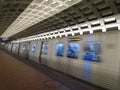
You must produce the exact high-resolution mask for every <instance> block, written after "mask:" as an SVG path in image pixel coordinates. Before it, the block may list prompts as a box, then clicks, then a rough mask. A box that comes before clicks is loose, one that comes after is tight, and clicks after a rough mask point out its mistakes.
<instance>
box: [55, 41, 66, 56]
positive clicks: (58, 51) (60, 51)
mask: <svg viewBox="0 0 120 90" xmlns="http://www.w3.org/2000/svg"><path fill="white" fill-rule="evenodd" d="M63 55H64V44H62V43H58V44H56V56H63Z"/></svg>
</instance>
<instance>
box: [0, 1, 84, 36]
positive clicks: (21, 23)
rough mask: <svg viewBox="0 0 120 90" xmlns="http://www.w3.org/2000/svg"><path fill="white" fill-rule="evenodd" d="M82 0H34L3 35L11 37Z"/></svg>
mask: <svg viewBox="0 0 120 90" xmlns="http://www.w3.org/2000/svg"><path fill="white" fill-rule="evenodd" d="M68 1H71V3H68ZM80 1H82V0H33V1H32V2H31V4H30V5H29V6H28V7H27V8H26V9H25V10H24V11H23V13H21V14H20V15H19V16H18V18H17V19H16V20H15V21H14V22H13V23H12V24H11V25H10V26H9V27H8V28H7V30H5V32H4V33H3V34H2V35H1V37H11V36H13V35H15V34H17V33H19V32H21V31H23V30H25V29H27V28H29V27H31V26H33V25H35V24H37V23H39V22H40V21H43V20H44V19H47V18H49V17H51V16H53V15H55V14H56V13H59V12H61V11H63V10H64V9H67V8H69V7H70V6H72V5H74V4H77V3H79V2H80Z"/></svg>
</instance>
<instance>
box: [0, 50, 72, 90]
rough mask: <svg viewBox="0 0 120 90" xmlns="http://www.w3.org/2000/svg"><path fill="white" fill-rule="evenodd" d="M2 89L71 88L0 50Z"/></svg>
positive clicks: (59, 89)
mask: <svg viewBox="0 0 120 90" xmlns="http://www.w3.org/2000/svg"><path fill="white" fill-rule="evenodd" d="M0 90H70V89H69V88H68V87H66V86H64V85H63V84H61V83H60V82H58V81H55V80H53V79H52V78H50V77H48V76H46V75H45V74H42V73H40V72H39V71H37V70H35V69H34V68H32V67H30V66H29V65H27V64H25V63H23V62H21V61H19V60H17V59H15V58H14V57H12V56H10V55H8V54H6V53H5V52H3V51H1V50H0Z"/></svg>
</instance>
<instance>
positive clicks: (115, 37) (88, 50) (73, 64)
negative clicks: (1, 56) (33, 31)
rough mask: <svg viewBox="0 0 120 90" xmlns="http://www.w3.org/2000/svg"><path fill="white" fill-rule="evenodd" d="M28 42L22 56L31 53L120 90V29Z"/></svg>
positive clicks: (48, 63) (36, 58) (35, 58)
mask: <svg viewBox="0 0 120 90" xmlns="http://www.w3.org/2000/svg"><path fill="white" fill-rule="evenodd" d="M25 43H26V44H25ZM27 43H28V42H24V43H21V46H20V51H19V52H20V55H22V56H23V55H26V53H28V54H29V55H28V59H30V60H32V61H35V62H37V63H41V64H43V65H45V66H48V67H50V68H53V69H55V70H58V71H61V72H64V73H66V74H69V75H71V76H73V77H76V78H78V79H81V80H84V81H86V82H89V83H92V84H95V85H98V86H101V87H104V88H107V89H110V90H120V32H112V31H111V32H107V33H95V34H90V35H87V34H85V35H83V36H76V37H63V38H56V39H55V38H54V39H47V40H36V41H31V43H30V44H27ZM25 45H26V46H25ZM8 47H9V48H8V49H9V50H10V47H11V46H8ZM28 48H29V49H28ZM26 49H27V50H26ZM28 50H29V52H28ZM25 57H26V56H25Z"/></svg>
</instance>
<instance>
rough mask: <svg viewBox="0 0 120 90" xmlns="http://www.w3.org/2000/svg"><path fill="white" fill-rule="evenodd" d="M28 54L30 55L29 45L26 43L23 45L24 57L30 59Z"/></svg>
mask: <svg viewBox="0 0 120 90" xmlns="http://www.w3.org/2000/svg"><path fill="white" fill-rule="evenodd" d="M28 53H29V44H28V43H25V44H24V45H23V56H24V57H25V58H26V59H28Z"/></svg>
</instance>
